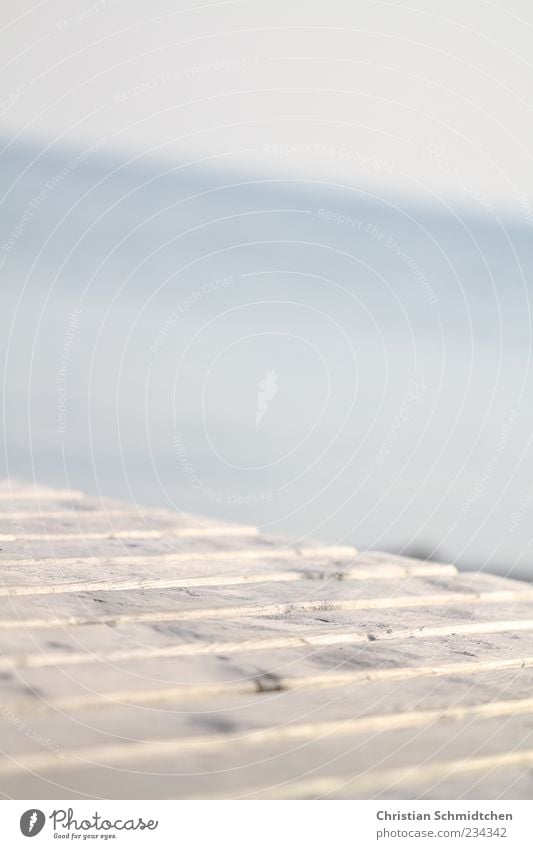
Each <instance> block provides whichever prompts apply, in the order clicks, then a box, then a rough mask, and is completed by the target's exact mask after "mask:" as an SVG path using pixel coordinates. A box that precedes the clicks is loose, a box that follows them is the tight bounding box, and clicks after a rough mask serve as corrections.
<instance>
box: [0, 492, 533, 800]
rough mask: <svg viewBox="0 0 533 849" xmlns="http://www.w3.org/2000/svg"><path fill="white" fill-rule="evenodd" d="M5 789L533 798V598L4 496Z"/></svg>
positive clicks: (233, 532)
mask: <svg viewBox="0 0 533 849" xmlns="http://www.w3.org/2000/svg"><path fill="white" fill-rule="evenodd" d="M0 548H1V558H2V578H3V580H2V582H1V584H0V648H1V655H0V685H1V702H0V735H1V739H0V749H1V751H2V753H3V756H2V760H1V762H0V790H1V792H2V794H3V796H4V797H13V798H24V799H32V798H33V799H54V798H56V799H64V798H86V797H90V798H126V799H128V798H197V797H200V798H220V797H221V798H316V797H324V798H371V797H381V798H452V799H453V798H463V797H464V798H489V799H495V798H500V797H502V798H510V799H515V798H531V797H532V795H533V587H531V586H530V585H528V584H523V583H520V582H517V581H511V580H505V579H503V578H496V577H492V576H489V575H483V574H458V573H457V571H456V569H455V568H454V567H453V566H451V565H445V564H437V563H426V562H420V561H415V560H410V559H407V558H402V557H393V556H391V555H387V554H380V553H376V552H366V553H357V552H356V551H355V549H353V548H351V547H348V546H323V545H320V544H315V545H313V544H306V545H305V546H297V545H294V544H290V543H287V542H286V541H284V540H283V539H279V538H278V539H277V538H274V537H271V536H265V535H263V534H262V533H260V532H259V531H257V529H255V528H251V527H247V526H245V527H242V526H237V525H229V524H225V523H219V522H214V521H212V520H205V519H202V518H199V517H191V516H183V515H181V514H177V513H174V512H171V511H167V510H159V509H144V508H139V507H137V506H134V505H131V504H123V503H119V502H116V501H112V500H109V499H106V500H102V499H97V498H89V497H83V495H82V494H81V493H78V492H60V491H54V490H47V489H35V488H34V487H30V486H27V487H24V486H21V485H15V484H13V483H11V485H9V484H7V483H4V484H3V485H1V486H0Z"/></svg>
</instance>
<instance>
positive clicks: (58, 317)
mask: <svg viewBox="0 0 533 849" xmlns="http://www.w3.org/2000/svg"><path fill="white" fill-rule="evenodd" d="M36 155H37V151H36V150H32V149H31V148H30V147H25V148H16V147H11V148H10V150H9V151H8V152H5V153H4V154H3V155H2V162H3V166H4V168H3V179H2V195H3V196H4V195H5V193H6V192H7V197H5V199H4V201H3V204H2V207H1V215H2V217H1V221H2V238H1V245H0V261H2V260H3V265H2V288H1V302H2V311H1V317H0V324H1V352H2V362H3V363H4V364H5V379H4V388H5V408H4V438H5V452H4V454H3V456H2V469H0V472H1V474H2V475H4V474H10V475H16V476H21V477H26V478H32V477H35V478H36V479H37V480H39V481H41V482H44V483H55V484H61V485H64V484H65V482H67V481H68V484H69V485H71V486H76V487H81V488H83V489H85V490H87V491H89V492H92V493H95V492H102V493H104V494H106V495H114V496H118V497H124V498H128V499H130V498H133V499H136V500H138V501H139V502H143V503H150V504H163V505H169V504H173V505H174V506H176V507H177V508H178V509H182V510H185V511H195V512H199V513H204V514H207V515H211V516H217V517H221V518H225V519H235V520H238V521H239V522H246V521H250V522H254V523H258V524H260V525H261V526H263V527H265V528H266V529H268V530H269V531H274V532H283V533H286V534H289V535H290V536H291V537H299V536H301V535H311V536H315V537H318V538H322V539H324V540H332V541H337V540H348V541H350V542H353V543H354V544H356V545H358V546H359V547H361V548H381V549H387V550H394V551H416V552H418V553H431V554H432V555H433V556H434V557H442V558H446V559H454V560H456V561H457V562H458V563H459V564H460V565H462V566H464V567H465V568H469V567H476V566H485V567H486V568H489V569H492V570H496V571H508V570H513V574H515V575H524V576H531V575H533V567H532V560H531V554H532V547H531V536H532V535H531V520H532V517H533V473H532V470H531V469H532V466H531V447H530V441H531V431H532V428H531V420H532V415H531V414H532V402H531V398H532V393H531V388H532V387H531V364H530V354H531V338H530V337H531V315H530V305H529V298H530V293H531V272H532V271H533V239H532V231H531V228H530V226H529V224H528V222H527V221H525V220H524V221H520V220H509V219H506V218H502V219H501V220H499V219H498V218H497V217H496V215H495V214H494V213H489V212H486V211H485V210H483V209H481V208H477V207H475V208H473V209H472V210H470V211H468V212H461V213H460V212H458V211H457V210H455V211H454V210H451V209H446V208H444V207H442V208H437V207H435V208H434V209H428V208H417V207H416V206H415V205H412V204H410V203H409V202H408V201H407V200H405V201H403V202H400V201H398V200H397V199H396V200H391V199H390V198H389V199H378V198H376V197H374V198H371V197H369V196H368V195H366V194H365V193H363V192H360V191H358V190H357V189H342V188H335V187H332V186H327V185H324V184H313V183H310V182H306V183H304V182H301V181H294V182H291V181H288V180H283V181H272V180H269V181H262V180H261V179H260V178H258V179H257V180H254V179H252V178H250V177H246V178H244V177H240V176H239V175H235V174H229V173H224V172H216V171H214V170H205V169H200V168H196V167H187V168H178V167H175V168H173V169H172V166H170V165H168V164H166V165H163V164H159V165H157V164H155V163H151V164H150V165H146V164H143V165H141V163H140V162H136V163H133V164H131V165H122V164H121V163H120V162H117V161H116V160H112V159H110V158H107V157H106V156H104V155H103V153H102V152H101V151H96V152H93V153H91V155H89V156H87V157H86V158H85V159H84V161H82V162H79V163H77V164H75V165H74V166H72V165H70V166H69V163H71V162H72V153H69V152H68V151H60V152H56V153H54V154H47V155H44V156H41V157H40V158H39V159H38V160H37V161H35V162H32V160H33V159H34V157H35V156H36ZM66 166H69V167H68V168H67V173H64V170H65V167H66ZM25 169H27V170H26V172H25V173H24V174H23V172H24V170H25ZM169 169H171V172H170V173H168V172H169ZM21 175H22V176H21ZM15 181H17V182H16V184H15ZM47 185H48V188H47Z"/></svg>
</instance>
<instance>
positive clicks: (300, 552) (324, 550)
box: [0, 545, 358, 568]
mask: <svg viewBox="0 0 533 849" xmlns="http://www.w3.org/2000/svg"><path fill="white" fill-rule="evenodd" d="M357 554H358V551H357V549H356V548H353V547H352V546H348V545H339V546H335V545H326V546H313V547H306V546H304V547H302V548H280V547H279V546H272V548H269V547H268V546H265V547H264V548H244V549H241V548H237V549H233V548H230V549H224V550H222V551H189V552H185V551H179V552H174V553H172V554H162V553H161V552H148V553H147V554H140V555H131V554H116V555H111V556H106V555H105V554H103V555H93V554H90V555H85V556H83V555H82V556H80V557H29V558H20V559H15V560H13V559H10V560H1V561H0V566H1V567H2V568H3V567H6V566H11V567H16V568H18V567H20V566H78V565H80V564H82V563H87V564H90V563H94V564H96V565H100V564H102V563H103V562H104V563H105V564H106V565H108V564H113V563H123V564H124V565H125V566H140V565H143V564H145V563H146V562H151V561H157V560H158V561H160V562H161V563H189V562H191V561H218V560H222V561H224V560H280V559H281V560H294V559H296V558H301V557H331V558H337V557H339V558H340V557H356V556H357Z"/></svg>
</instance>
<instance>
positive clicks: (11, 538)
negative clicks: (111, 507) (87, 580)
mask: <svg viewBox="0 0 533 849" xmlns="http://www.w3.org/2000/svg"><path fill="white" fill-rule="evenodd" d="M258 535H259V529H258V528H254V527H250V526H249V525H234V526H231V525H229V526H228V525H224V526H222V527H218V526H216V525H215V526H213V527H209V526H206V527H204V528H202V527H197V528H194V527H192V528H161V529H160V530H152V529H147V530H142V529H141V530H138V531H112V530H110V531H87V532H85V531H83V532H78V533H28V534H27V533H22V534H0V542H37V541H42V542H57V541H63V542H73V541H76V540H79V541H80V542H85V541H91V540H116V539H165V538H166V537H170V538H174V537H176V538H179V539H189V538H193V539H195V538H198V539H200V538H203V537H235V536H240V537H255V536H258ZM72 559H73V558H72ZM79 559H82V560H83V559H84V558H83V557H81V558H79ZM0 565H2V564H1V561H0ZM4 565H5V563H4Z"/></svg>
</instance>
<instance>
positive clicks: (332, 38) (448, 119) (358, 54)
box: [0, 0, 533, 216]
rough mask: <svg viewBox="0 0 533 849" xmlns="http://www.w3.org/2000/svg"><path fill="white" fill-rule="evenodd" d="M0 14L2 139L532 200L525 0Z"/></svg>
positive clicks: (524, 204)
mask: <svg viewBox="0 0 533 849" xmlns="http://www.w3.org/2000/svg"><path fill="white" fill-rule="evenodd" d="M2 10H3V15H2V20H3V24H2V27H1V28H0V55H1V56H2V57H3V58H2V65H3V67H2V70H1V73H0V119H1V125H0V126H1V129H0V133H1V136H0V138H1V140H2V146H3V145H5V144H17V143H23V142H28V141H35V140H37V142H38V144H39V146H40V149H43V148H44V147H46V146H47V145H51V147H52V148H54V149H61V146H62V145H65V144H66V145H69V146H71V147H72V148H74V149H76V150H82V149H83V148H85V147H87V146H90V145H91V144H94V143H95V142H100V143H101V144H102V146H103V147H105V148H106V149H107V150H108V151H109V152H111V153H113V152H118V153H120V155H121V156H122V155H124V153H126V154H127V155H132V156H137V155H142V156H157V157H165V158H168V159H170V160H172V161H173V162H183V163H190V162H195V161H198V160H205V161H206V162H208V163H210V164H211V165H212V166H214V167H217V168H223V169H226V170H227V171H228V173H232V174H233V173H237V174H239V173H246V174H248V173H253V174H254V175H257V174H260V175H262V176H264V177H265V178H267V179H268V178H270V177H271V176H273V177H279V176H282V177H284V178H285V177H287V178H295V179H303V180H307V179H319V180H324V181H327V182H336V183H340V184H343V185H346V184H347V185H357V186H359V187H362V188H363V189H364V190H366V191H368V192H369V193H371V194H372V193H374V194H376V195H380V196H382V195H399V196H401V197H406V196H408V197H413V198H415V199H416V200H421V201H423V202H427V203H433V202H435V201H437V202H442V203H452V204H456V205H465V206H472V205H474V206H476V207H478V208H480V209H483V210H485V211H488V212H490V213H495V214H499V213H500V212H504V211H509V210H510V211H512V212H514V213H516V214H517V215H526V216H527V215H528V214H530V204H531V206H533V167H532V166H533V162H532V149H531V148H532V142H531V140H532V138H533V132H532V130H533V122H532V116H531V93H532V91H533V87H532V81H533V58H532V57H531V43H532V37H533V6H532V5H531V4H530V3H529V2H527V0H509V2H506V3H505V4H504V3H501V4H499V5H498V4H496V3H492V2H484V0H483V1H482V0H469V2H467V3H465V2H464V0H463V1H462V2H457V0H451V2H446V3H443V2H440V3H437V2H429V3H428V2H427V0H411V2H409V3H408V4H407V3H406V4H404V3H401V2H379V0H346V2H345V0H330V2H328V3H325V2H323V0H307V2H306V3H287V2H286V0H285V2H281V0H271V1H270V2H268V3H265V2H264V0H260V1H258V0H237V2H235V1H234V0H228V2H203V0H198V2H193V0H179V2H177V3H176V2H172V0H153V1H152V2H150V3H145V2H140V0H95V2H92V3H91V2H89V1H88V0H81V2H80V0H75V2H73V0H46V1H45V2H40V3H35V2H32V3H29V2H26V0H23V2H22V3H17V4H13V3H8V2H7V0H2ZM528 210H529V213H528Z"/></svg>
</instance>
